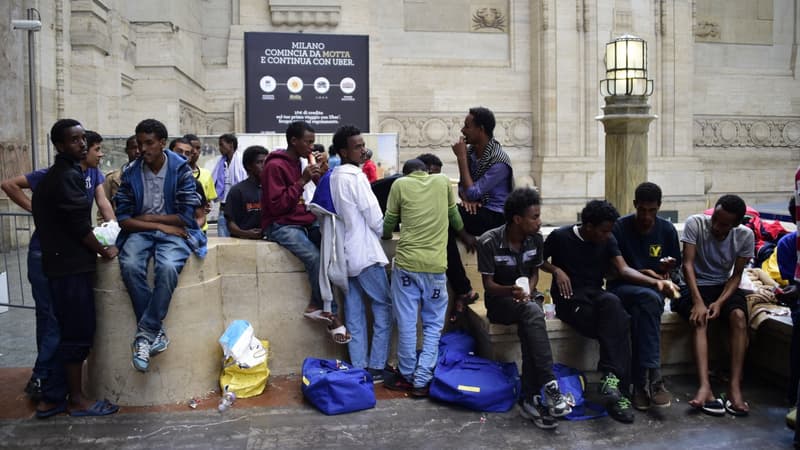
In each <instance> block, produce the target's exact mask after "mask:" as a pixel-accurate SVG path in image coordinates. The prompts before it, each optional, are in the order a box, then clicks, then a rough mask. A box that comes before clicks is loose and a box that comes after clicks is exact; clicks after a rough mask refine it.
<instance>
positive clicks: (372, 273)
mask: <svg viewBox="0 0 800 450" xmlns="http://www.w3.org/2000/svg"><path fill="white" fill-rule="evenodd" d="M333 146H334V147H335V148H336V151H337V153H338V154H339V155H340V157H341V158H342V163H341V165H340V166H339V167H337V168H336V169H335V170H334V171H333V173H331V175H330V178H331V179H330V188H331V198H332V200H333V205H334V208H335V209H336V214H337V216H338V218H339V220H341V222H342V224H343V225H344V243H343V244H344V256H345V260H346V264H347V281H348V283H347V284H348V289H347V293H346V295H345V300H344V302H345V325H347V329H348V330H350V334H351V335H352V340H351V341H350V342H349V343H348V344H347V348H348V351H349V352H350V362H351V363H352V364H353V366H355V367H362V368H366V369H367V370H368V371H369V373H370V374H371V375H372V379H373V381H374V382H376V383H378V382H382V381H383V380H384V368H385V366H386V360H387V358H388V354H389V341H390V339H391V334H392V299H391V293H390V292H389V279H388V278H387V276H386V269H385V268H384V267H385V266H386V264H388V263H389V260H388V259H387V258H386V254H385V253H384V252H383V247H382V246H381V241H380V236H381V234H382V233H383V214H382V213H381V209H380V206H378V200H377V199H376V198H375V195H374V194H373V193H372V190H371V188H370V185H369V181H368V180H367V177H366V176H365V175H364V173H363V172H362V171H361V169H360V168H359V166H360V165H361V164H362V163H363V162H364V158H365V157H366V148H365V146H364V138H363V137H362V136H361V131H360V130H359V129H358V128H356V127H353V126H343V127H341V128H339V129H338V130H337V131H336V133H335V134H334V135H333ZM340 245H341V244H340ZM366 298H368V299H369V301H370V303H371V304H372V317H373V326H372V346H371V349H370V346H369V345H368V343H369V339H368V337H369V336H368V333H367V316H366V312H365V309H364V303H365V300H366Z"/></svg>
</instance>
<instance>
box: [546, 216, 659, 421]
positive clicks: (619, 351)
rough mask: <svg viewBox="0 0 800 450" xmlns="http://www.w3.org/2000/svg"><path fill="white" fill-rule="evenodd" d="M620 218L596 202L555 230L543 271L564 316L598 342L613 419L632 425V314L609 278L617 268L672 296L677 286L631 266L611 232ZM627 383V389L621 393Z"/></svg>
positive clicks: (599, 366)
mask: <svg viewBox="0 0 800 450" xmlns="http://www.w3.org/2000/svg"><path fill="white" fill-rule="evenodd" d="M618 217H619V213H618V212H617V210H616V208H614V206H613V205H612V204H611V203H609V202H607V201H605V200H592V201H590V202H589V203H587V204H586V207H585V208H583V211H581V223H580V225H572V226H566V227H562V228H559V229H557V230H554V231H553V232H552V233H550V235H549V236H547V240H545V242H544V258H545V260H547V259H548V258H550V259H551V260H550V263H547V262H545V264H544V265H543V266H542V269H543V270H545V271H547V272H549V273H552V274H553V284H552V288H551V292H552V293H553V298H554V299H555V301H556V302H555V303H556V314H557V315H558V318H559V319H561V320H562V321H564V322H565V323H567V324H568V325H570V326H571V327H573V328H575V329H576V330H577V331H578V332H579V333H580V334H582V335H583V336H586V337H589V338H592V339H597V341H598V343H599V344H600V360H599V361H598V363H597V370H598V371H599V372H600V373H602V374H603V378H602V383H601V387H600V392H601V393H602V394H603V396H604V397H605V402H606V407H607V408H608V412H609V414H610V415H611V417H612V418H614V419H616V420H618V421H620V422H624V423H632V422H633V420H634V416H633V411H632V408H631V402H630V400H629V399H628V398H627V395H628V392H627V389H625V387H627V386H628V380H629V376H628V372H629V365H630V359H631V348H630V315H628V313H627V312H626V311H625V308H624V307H623V306H622V302H621V301H620V299H619V297H617V296H616V295H614V294H612V293H611V292H607V291H605V290H604V289H603V277H604V276H605V275H606V274H607V273H609V271H610V270H611V269H612V268H613V269H614V270H616V273H618V274H619V276H620V277H621V278H622V279H624V280H625V281H627V282H631V283H636V284H639V285H643V286H651V287H653V288H654V289H655V290H657V291H659V292H662V293H664V294H667V293H671V292H672V282H670V281H667V280H657V279H655V278H651V277H647V276H645V275H642V274H641V273H640V272H639V271H638V270H634V269H632V268H630V267H628V265H627V263H626V262H625V259H624V258H623V257H622V256H621V254H620V251H619V246H618V245H617V240H616V239H615V238H614V236H613V235H612V234H611V230H612V228H613V227H614V222H615V221H616V220H617V218H618ZM620 385H622V387H623V388H622V390H620V387H619V386H620Z"/></svg>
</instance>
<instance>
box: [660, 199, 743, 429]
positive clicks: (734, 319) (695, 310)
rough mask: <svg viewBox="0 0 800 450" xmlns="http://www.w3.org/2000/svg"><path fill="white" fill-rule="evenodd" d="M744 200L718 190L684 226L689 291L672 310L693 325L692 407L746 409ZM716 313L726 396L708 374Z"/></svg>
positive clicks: (722, 410)
mask: <svg viewBox="0 0 800 450" xmlns="http://www.w3.org/2000/svg"><path fill="white" fill-rule="evenodd" d="M745 211H746V206H745V203H744V200H742V199H741V198H740V197H738V196H736V195H723V196H722V197H720V198H719V200H717V203H716V205H715V206H714V212H713V214H712V215H711V217H709V216H707V215H705V214H696V215H694V216H691V217H689V218H688V219H686V225H685V226H684V229H683V238H682V239H681V241H683V273H684V275H685V276H686V284H687V288H688V292H685V293H684V294H683V295H682V296H681V298H680V301H678V302H677V304H676V305H675V308H673V309H674V310H675V311H676V312H678V313H679V314H680V315H682V316H683V317H684V318H687V319H688V320H689V323H690V324H691V325H692V326H693V327H694V335H693V340H694V350H695V358H696V363H697V376H698V378H699V381H700V388H699V389H698V390H697V393H696V394H695V396H694V398H693V399H692V400H690V401H689V405H690V406H692V407H693V408H697V409H701V410H702V411H703V412H705V413H708V414H711V415H724V414H725V411H727V412H728V413H729V414H731V415H734V416H744V415H747V414H748V412H749V410H750V408H749V406H748V405H747V403H746V402H745V401H744V398H743V397H742V390H741V383H742V367H743V365H744V355H745V352H746V351H747V301H746V300H745V297H744V295H743V294H742V292H741V291H740V290H739V282H740V281H741V279H742V272H743V271H744V266H745V264H746V263H747V261H748V260H749V259H750V258H752V257H753V255H754V241H755V237H754V236H753V232H752V231H751V230H750V229H749V228H747V227H746V226H744V225H742V219H743V218H744V214H745ZM717 318H721V319H722V320H723V321H726V322H727V323H728V328H729V333H730V334H729V340H730V351H731V366H730V367H731V378H730V382H729V383H728V399H727V401H725V402H723V401H722V399H718V398H716V397H715V396H714V393H713V391H712V390H711V382H710V381H709V377H708V335H707V331H708V324H709V322H710V321H711V320H715V319H717Z"/></svg>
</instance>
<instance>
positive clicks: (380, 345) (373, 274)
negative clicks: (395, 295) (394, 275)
mask: <svg viewBox="0 0 800 450" xmlns="http://www.w3.org/2000/svg"><path fill="white" fill-rule="evenodd" d="M364 297H367V298H369V299H370V300H371V301H372V318H373V323H372V352H369V350H368V348H367V342H368V336H367V314H366V310H365V308H364ZM344 321H345V326H347V329H348V330H349V331H350V335H351V336H352V340H351V341H350V342H349V343H348V344H347V349H348V350H349V351H350V362H351V363H352V364H353V366H355V367H360V368H365V367H370V368H373V369H383V368H384V366H386V359H387V358H388V356H389V341H390V340H391V337H392V297H391V293H390V292H389V278H388V277H387V276H386V270H385V269H384V267H383V266H382V265H380V264H374V265H372V266H369V267H367V268H366V269H364V270H362V271H361V273H359V274H358V275H357V276H355V277H349V278H348V289H347V295H346V296H345V298H344ZM367 355H369V358H368V357H367ZM367 359H369V362H367Z"/></svg>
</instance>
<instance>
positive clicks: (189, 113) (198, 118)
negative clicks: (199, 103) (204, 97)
mask: <svg viewBox="0 0 800 450" xmlns="http://www.w3.org/2000/svg"><path fill="white" fill-rule="evenodd" d="M180 118H181V119H180V128H181V134H184V133H194V134H207V133H208V124H207V122H206V113H205V112H203V111H201V110H199V109H198V108H195V107H194V106H192V105H190V104H188V103H184V102H180Z"/></svg>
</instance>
